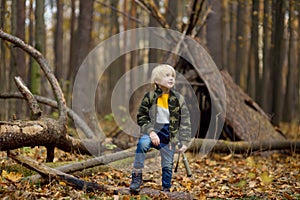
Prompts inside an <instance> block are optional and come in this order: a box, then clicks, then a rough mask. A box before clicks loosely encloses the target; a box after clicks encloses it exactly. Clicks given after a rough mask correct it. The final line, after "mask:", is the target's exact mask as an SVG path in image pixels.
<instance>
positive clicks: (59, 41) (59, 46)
mask: <svg viewBox="0 0 300 200" xmlns="http://www.w3.org/2000/svg"><path fill="white" fill-rule="evenodd" d="M56 8H57V11H56V25H55V34H54V63H55V64H54V67H55V76H56V78H57V79H58V80H59V82H60V84H61V85H62V86H63V79H65V74H64V67H63V57H64V51H63V0H56ZM63 88H64V87H63Z"/></svg>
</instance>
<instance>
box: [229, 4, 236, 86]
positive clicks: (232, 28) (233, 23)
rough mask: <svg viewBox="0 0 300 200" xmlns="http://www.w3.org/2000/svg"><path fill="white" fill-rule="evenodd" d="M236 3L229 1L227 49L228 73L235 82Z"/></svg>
mask: <svg viewBox="0 0 300 200" xmlns="http://www.w3.org/2000/svg"><path fill="white" fill-rule="evenodd" d="M237 4H238V3H237V1H230V4H229V5H230V11H231V13H230V40H229V48H228V51H229V53H228V58H227V63H228V72H229V73H230V75H231V76H232V77H233V78H234V80H235V81H236V68H237V64H236V55H237V53H236V49H237V47H236V44H237V43H236V32H237Z"/></svg>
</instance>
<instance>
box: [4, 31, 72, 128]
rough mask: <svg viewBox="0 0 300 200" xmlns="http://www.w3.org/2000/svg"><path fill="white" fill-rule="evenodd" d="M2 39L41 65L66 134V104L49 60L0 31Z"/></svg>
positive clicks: (22, 42) (15, 38)
mask: <svg viewBox="0 0 300 200" xmlns="http://www.w3.org/2000/svg"><path fill="white" fill-rule="evenodd" d="M0 38H2V39H3V40H6V41H9V42H11V43H13V44H14V45H16V46H17V47H20V48H21V49H22V50H24V51H25V52H27V53H28V54H30V55H31V56H32V57H33V58H34V59H35V60H36V61H37V62H38V63H39V65H40V67H41V69H42V70H43V72H44V73H45V76H46V78H47V79H48V81H49V83H50V85H51V87H52V90H53V92H54V96H55V98H56V101H57V104H58V109H59V124H60V125H61V128H62V131H63V132H65V129H66V127H65V125H66V124H67V111H66V110H67V108H66V102H65V98H64V95H63V92H62V90H61V88H60V86H59V83H58V81H57V79H56V78H55V76H54V73H53V72H52V71H51V67H50V66H49V64H48V62H47V60H46V59H45V58H44V56H43V55H42V54H41V53H40V52H39V51H38V50H36V49H35V48H33V47H32V46H30V45H28V44H26V43H25V42H24V41H23V40H21V39H19V38H17V37H15V36H12V35H10V34H8V33H6V32H4V31H3V30H2V29H0Z"/></svg>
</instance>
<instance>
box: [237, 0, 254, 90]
mask: <svg viewBox="0 0 300 200" xmlns="http://www.w3.org/2000/svg"><path fill="white" fill-rule="evenodd" d="M238 3H239V4H238V21H237V35H236V38H237V39H236V42H237V43H236V46H237V52H236V53H237V55H236V66H237V67H236V82H237V83H238V84H239V85H240V86H241V87H242V88H243V89H244V90H246V87H247V83H246V77H247V73H248V70H247V69H248V62H249V56H248V55H249V47H250V34H251V33H250V26H251V24H250V23H251V17H250V16H251V14H250V10H251V9H250V8H251V0H239V1H238Z"/></svg>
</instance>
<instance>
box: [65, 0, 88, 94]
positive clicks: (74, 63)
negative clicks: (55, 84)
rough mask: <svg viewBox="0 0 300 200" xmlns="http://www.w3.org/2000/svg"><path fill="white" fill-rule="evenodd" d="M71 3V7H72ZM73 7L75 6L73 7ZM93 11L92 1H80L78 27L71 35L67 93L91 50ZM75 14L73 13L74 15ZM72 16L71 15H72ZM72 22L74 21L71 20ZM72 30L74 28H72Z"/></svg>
mask: <svg viewBox="0 0 300 200" xmlns="http://www.w3.org/2000/svg"><path fill="white" fill-rule="evenodd" d="M73 3H75V2H73V1H72V5H73ZM73 6H75V4H74V5H73ZM93 11H94V0H80V2H79V12H80V13H79V17H78V27H77V29H76V33H75V38H74V40H73V37H74V33H73V35H72V41H71V42H72V44H71V45H72V47H71V51H72V53H71V56H72V57H71V58H70V59H71V62H70V64H71V65H70V69H69V73H68V80H69V81H70V87H69V89H70V90H69V91H72V88H73V82H74V79H75V76H76V73H77V71H78V69H79V67H80V64H81V63H82V61H83V60H84V58H85V57H86V56H87V55H88V53H89V51H90V48H91V31H92V24H93ZM74 12H75V10H74ZM74 14H75V13H74ZM72 16H73V15H72ZM72 20H74V19H73V18H72ZM73 28H74V27H73Z"/></svg>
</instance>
